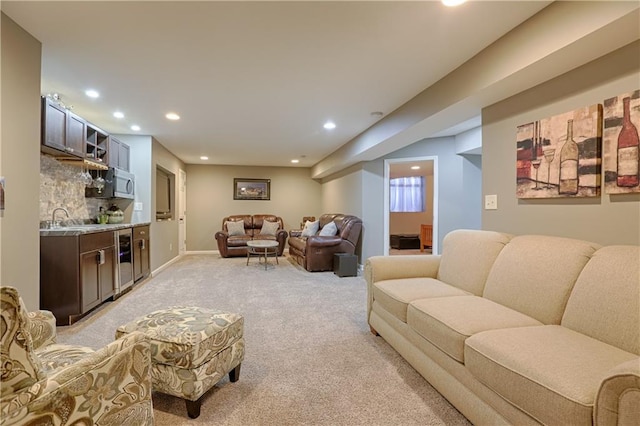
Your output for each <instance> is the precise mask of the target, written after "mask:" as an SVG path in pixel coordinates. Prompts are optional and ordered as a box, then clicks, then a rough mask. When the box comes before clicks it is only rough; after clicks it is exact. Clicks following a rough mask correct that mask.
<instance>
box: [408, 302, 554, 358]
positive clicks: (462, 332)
mask: <svg viewBox="0 0 640 426" xmlns="http://www.w3.org/2000/svg"><path fill="white" fill-rule="evenodd" d="M407 324H408V325H409V326H410V327H411V328H412V329H414V330H415V331H416V332H417V333H418V334H420V335H421V336H422V337H424V338H425V339H427V340H428V341H430V342H431V343H433V344H434V345H436V346H437V347H438V348H440V349H441V350H442V351H443V352H445V353H447V354H448V355H449V356H450V357H452V358H453V359H455V360H456V361H459V362H464V342H465V340H466V339H467V338H468V337H469V336H472V335H474V334H476V333H479V332H481V331H486V330H495V329H500V328H510V327H527V326H538V325H542V323H541V322H540V321H538V320H535V319H533V318H531V317H528V316H526V315H524V314H521V313H520V312H518V311H514V310H513V309H509V308H507V307H504V306H502V305H499V304H497V303H495V302H492V301H491V300H487V299H484V298H482V297H478V296H455V297H438V298H433V299H419V300H414V301H413V302H411V303H410V304H409V307H408V308H407Z"/></svg>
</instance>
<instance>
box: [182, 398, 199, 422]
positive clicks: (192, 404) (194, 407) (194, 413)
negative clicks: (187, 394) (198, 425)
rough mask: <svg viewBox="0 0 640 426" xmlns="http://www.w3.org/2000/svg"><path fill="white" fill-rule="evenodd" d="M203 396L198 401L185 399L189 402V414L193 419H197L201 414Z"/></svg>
mask: <svg viewBox="0 0 640 426" xmlns="http://www.w3.org/2000/svg"><path fill="white" fill-rule="evenodd" d="M201 400H202V397H200V398H198V399H197V400H196V401H189V400H188V399H186V400H185V402H186V403H187V414H188V415H189V417H190V418H192V419H197V418H198V416H200V406H201V405H202V401H201Z"/></svg>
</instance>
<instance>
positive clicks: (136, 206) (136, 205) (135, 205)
mask: <svg viewBox="0 0 640 426" xmlns="http://www.w3.org/2000/svg"><path fill="white" fill-rule="evenodd" d="M133 210H134V211H136V212H141V211H142V203H133Z"/></svg>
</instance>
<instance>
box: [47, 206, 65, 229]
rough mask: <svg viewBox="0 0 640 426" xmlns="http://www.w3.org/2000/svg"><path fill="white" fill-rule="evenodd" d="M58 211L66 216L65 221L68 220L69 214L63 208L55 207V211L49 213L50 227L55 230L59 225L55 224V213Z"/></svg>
mask: <svg viewBox="0 0 640 426" xmlns="http://www.w3.org/2000/svg"><path fill="white" fill-rule="evenodd" d="M58 210H62V211H63V212H64V214H66V215H67V219H69V212H68V211H67V209H65V208H63V207H56V208H55V209H53V212H52V213H51V227H52V228H55V227H57V226H58V225H59V223H57V222H56V212H57V211H58Z"/></svg>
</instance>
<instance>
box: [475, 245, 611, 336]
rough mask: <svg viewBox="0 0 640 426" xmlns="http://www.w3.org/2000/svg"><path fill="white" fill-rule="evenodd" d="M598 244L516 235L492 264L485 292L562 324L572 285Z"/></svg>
mask: <svg viewBox="0 0 640 426" xmlns="http://www.w3.org/2000/svg"><path fill="white" fill-rule="evenodd" d="M598 248H600V246H599V245H597V244H594V243H590V242H587V241H580V240H573V239H569V238H561V237H549V236H543V235H522V236H517V237H514V238H513V239H512V240H511V241H509V244H507V246H506V247H505V248H504V250H502V252H501V253H500V255H499V256H498V258H497V259H496V261H495V263H494V265H493V268H491V272H490V273H489V277H488V278H487V284H486V285H485V288H484V293H483V296H484V297H486V298H487V299H490V300H493V301H494V302H497V303H500V304H501V305H504V306H507V307H509V308H511V309H515V310H516V311H519V312H522V313H523V314H526V315H529V316H530V317H533V318H535V319H537V320H538V321H540V322H542V323H543V324H556V325H557V324H560V321H561V320H562V313H563V312H564V308H565V306H566V304H567V299H568V298H569V294H570V293H571V289H572V288H573V285H574V284H575V282H576V280H577V279H578V275H580V272H581V271H582V268H584V266H585V265H586V264H587V262H588V261H589V259H590V258H591V256H593V253H595V251H596V250H597V249H598Z"/></svg>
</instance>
